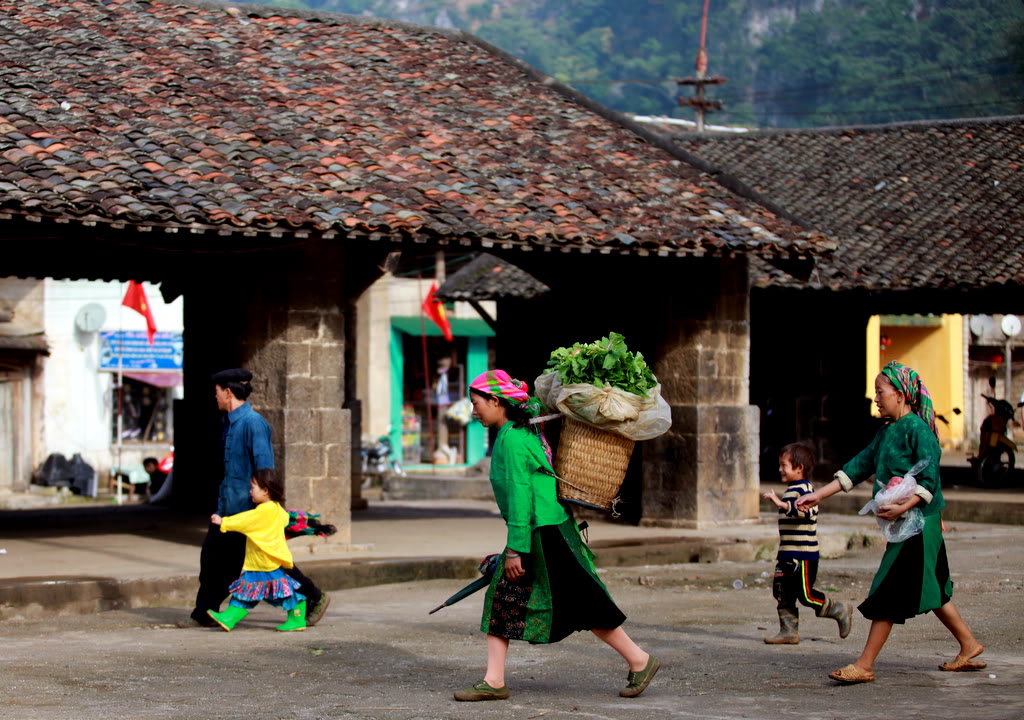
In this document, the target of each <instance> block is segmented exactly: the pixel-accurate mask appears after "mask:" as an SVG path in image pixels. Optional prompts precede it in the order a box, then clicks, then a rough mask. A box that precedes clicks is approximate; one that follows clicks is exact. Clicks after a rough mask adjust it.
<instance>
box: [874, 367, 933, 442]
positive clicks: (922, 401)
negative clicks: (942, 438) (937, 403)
mask: <svg viewBox="0 0 1024 720" xmlns="http://www.w3.org/2000/svg"><path fill="white" fill-rule="evenodd" d="M882 374H883V375H885V376H886V377H887V378H889V380H890V382H892V384H893V386H895V388H896V389H897V390H899V391H900V392H901V393H903V394H904V395H905V396H906V398H907V404H908V405H910V410H911V411H912V412H913V413H914V414H915V415H917V416H918V417H919V418H921V419H922V420H924V421H925V422H926V423H928V427H930V428H931V429H932V432H933V433H935V437H938V436H939V430H938V428H937V427H936V426H935V408H934V407H932V396H931V395H930V394H929V393H928V388H926V387H925V386H924V383H923V382H921V376H920V375H918V374H917V372H916V371H915V370H914V369H913V368H909V367H907V366H906V365H901V364H900V363H898V362H896V361H895V360H893V361H892V362H890V363H889V364H888V365H886V366H885V367H884V368H882Z"/></svg>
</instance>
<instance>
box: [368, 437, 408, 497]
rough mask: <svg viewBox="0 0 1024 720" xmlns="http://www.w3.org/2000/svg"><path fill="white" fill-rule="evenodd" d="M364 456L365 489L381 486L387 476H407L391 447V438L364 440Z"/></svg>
mask: <svg viewBox="0 0 1024 720" xmlns="http://www.w3.org/2000/svg"><path fill="white" fill-rule="evenodd" d="M360 455H361V456H362V470H363V485H362V486H363V488H368V487H371V486H373V485H381V484H382V482H383V478H384V476H385V475H387V474H394V475H405V469H404V468H403V467H402V464H401V463H400V462H398V458H396V457H395V455H394V451H393V449H392V447H391V438H390V437H389V436H387V435H381V436H380V437H379V438H377V440H376V441H373V442H371V441H367V440H365V439H364V440H363V443H362V448H361V449H360Z"/></svg>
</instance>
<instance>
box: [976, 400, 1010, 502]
mask: <svg viewBox="0 0 1024 720" xmlns="http://www.w3.org/2000/svg"><path fill="white" fill-rule="evenodd" d="M982 397H983V398H985V400H987V401H988V403H989V407H990V408H991V410H990V412H989V414H988V415H987V416H986V417H985V419H984V420H983V421H982V423H981V434H980V436H979V438H978V454H977V455H976V456H975V457H972V458H968V461H969V462H970V463H971V467H972V468H973V469H974V473H975V482H976V483H977V484H978V485H979V486H981V487H1006V486H1008V485H1010V483H1011V481H1012V479H1013V476H1014V465H1015V463H1016V461H1017V443H1015V442H1014V441H1013V440H1012V439H1011V438H1010V436H1009V428H1010V423H1011V422H1013V421H1014V416H1015V414H1016V412H1017V410H1016V408H1014V407H1013V405H1011V404H1010V403H1009V402H1007V401H1006V400H999V399H997V398H995V397H993V396H990V395H982ZM1022 405H1024V402H1021V403H1018V404H1017V407H1018V408H1019V407H1021V406H1022Z"/></svg>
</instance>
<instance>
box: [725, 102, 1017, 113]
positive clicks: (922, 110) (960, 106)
mask: <svg viewBox="0 0 1024 720" xmlns="http://www.w3.org/2000/svg"><path fill="white" fill-rule="evenodd" d="M1015 103H1016V104H1017V105H1018V108H1019V106H1022V105H1024V98H1020V99H1014V100H992V101H989V102H976V103H959V104H956V105H929V106H926V107H915V108H906V107H901V108H871V109H866V110H784V111H783V110H780V111H778V112H777V113H776V114H778V115H792V116H802V117H809V116H811V115H826V116H834V117H851V116H853V117H856V116H860V115H884V114H886V113H890V114H894V113H911V112H920V113H934V112H938V111H941V110H962V109H966V108H980V107H991V106H1001V105H1007V106H1013V105H1014V104H1015ZM726 112H727V113H728V114H730V115H731V116H739V117H748V118H756V117H757V113H756V112H754V111H752V110H746V111H743V110H733V111H726Z"/></svg>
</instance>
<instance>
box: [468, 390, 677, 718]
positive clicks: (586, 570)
mask: <svg viewBox="0 0 1024 720" xmlns="http://www.w3.org/2000/svg"><path fill="white" fill-rule="evenodd" d="M470 396H471V399H472V401H473V416H474V417H476V418H477V419H478V420H479V421H480V422H481V423H482V424H483V425H484V426H485V427H495V428H498V436H497V439H496V440H495V442H494V447H493V449H492V452H491V487H492V488H493V490H494V498H495V500H496V502H497V503H498V509H499V510H500V511H501V516H502V518H504V520H505V524H506V527H507V529H508V533H507V540H506V543H505V545H506V547H505V550H504V552H503V553H502V554H501V557H500V559H499V560H498V565H497V568H496V570H495V572H494V577H493V578H492V579H491V584H490V586H489V587H488V589H487V595H486V597H485V599H484V611H483V619H482V620H481V624H480V629H481V631H483V632H485V633H487V672H486V674H485V675H484V679H483V680H481V681H480V682H478V683H477V684H476V685H474V686H473V687H471V688H469V689H468V690H461V691H459V692H456V693H455V699H456V700H462V701H477V700H504V699H506V698H507V697H508V696H509V692H508V688H507V687H506V686H505V659H506V657H507V655H508V645H509V640H526V641H527V642H531V643H553V642H558V641H559V640H561V639H563V638H565V637H567V636H568V635H570V634H572V633H573V632H577V631H579V630H590V631H591V632H593V633H594V635H596V636H597V637H598V638H600V639H601V640H603V641H604V642H606V643H607V644H608V645H610V646H611V647H612V648H614V649H615V650H616V651H617V652H618V653H619V654H620V655H621V656H622V657H623V658H624V659H625V660H626V662H627V663H628V664H629V673H628V675H627V678H626V681H627V685H626V687H625V688H624V689H623V690H621V691H620V692H619V695H621V696H622V697H636V696H637V695H639V694H640V693H642V692H643V691H644V690H645V689H646V688H647V686H648V684H650V682H651V679H652V678H653V677H654V674H655V673H656V672H658V669H659V668H660V667H661V664H660V663H659V662H658V660H657V659H656V658H655V657H654V656H653V655H650V654H649V653H647V652H644V650H642V649H641V648H640V647H639V646H638V645H637V644H636V643H635V642H633V640H631V639H630V637H629V636H628V635H627V634H626V632H625V630H623V629H622V627H621V625H622V623H623V622H624V621H625V619H626V616H625V615H623V614H622V612H621V611H620V610H619V608H618V607H617V606H616V605H615V602H614V601H613V600H612V599H611V596H610V595H609V594H608V589H607V588H606V587H605V586H604V583H602V582H601V580H600V579H598V576H597V570H596V569H595V567H594V561H593V558H594V556H593V554H592V553H591V552H590V548H588V547H587V546H586V545H585V544H584V543H583V542H582V540H581V539H580V532H579V529H578V527H577V526H576V523H575V521H574V520H573V518H572V515H571V514H570V513H569V511H568V510H566V508H565V507H564V506H563V505H562V504H560V503H559V502H558V496H557V493H556V489H555V479H554V472H553V471H552V470H551V457H550V449H549V448H548V446H547V442H546V441H545V440H544V436H543V434H540V433H538V432H537V431H535V430H534V428H533V426H531V425H530V423H529V419H530V418H531V417H535V416H537V415H538V414H539V413H540V411H541V410H542V409H543V408H542V406H541V405H540V402H539V401H538V400H537V399H536V398H531V397H530V395H529V392H528V388H527V385H526V383H524V382H522V381H520V380H514V379H512V378H511V377H510V376H509V375H508V373H506V372H505V371H503V370H492V371H489V372H486V373H483V374H482V375H480V376H479V377H477V378H476V379H475V380H474V381H473V382H472V383H471V384H470Z"/></svg>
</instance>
